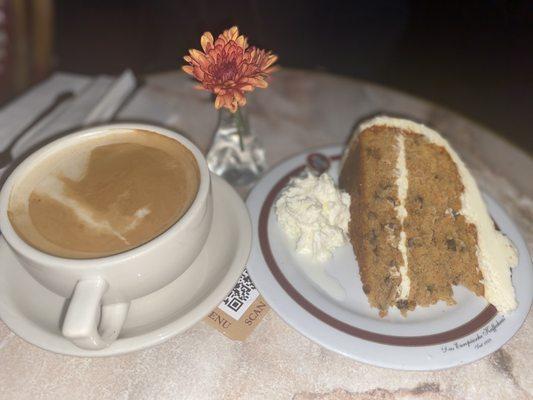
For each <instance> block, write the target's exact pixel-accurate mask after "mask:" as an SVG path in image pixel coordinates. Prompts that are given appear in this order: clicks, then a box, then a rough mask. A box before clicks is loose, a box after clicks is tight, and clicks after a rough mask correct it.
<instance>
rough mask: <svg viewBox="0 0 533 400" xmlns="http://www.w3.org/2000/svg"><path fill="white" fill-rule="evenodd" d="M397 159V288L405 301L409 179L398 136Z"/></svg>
mask: <svg viewBox="0 0 533 400" xmlns="http://www.w3.org/2000/svg"><path fill="white" fill-rule="evenodd" d="M397 140H398V159H397V160H396V173H397V177H396V185H397V186H398V200H399V204H398V205H397V206H396V207H395V210H396V215H397V216H398V219H399V220H400V225H401V232H400V241H399V243H398V250H400V253H401V254H402V265H400V268H399V270H400V271H399V272H400V277H401V281H400V285H399V286H398V298H399V299H401V300H405V299H407V298H408V297H409V290H410V288H411V281H410V279H409V276H408V274H407V271H408V269H409V265H408V261H407V236H406V234H405V231H404V229H403V223H404V220H405V218H406V217H407V209H406V208H405V200H406V198H407V189H408V188H409V179H408V171H407V163H406V160H405V138H404V136H403V135H398V137H397Z"/></svg>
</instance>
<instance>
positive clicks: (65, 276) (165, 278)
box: [0, 124, 213, 350]
mask: <svg viewBox="0 0 533 400" xmlns="http://www.w3.org/2000/svg"><path fill="white" fill-rule="evenodd" d="M135 129H143V130H147V131H150V132H155V133H158V134H160V135H164V136H168V137H170V138H172V139H175V140H177V141H178V142H180V143H181V144H183V145H184V146H185V147H187V149H189V150H190V151H191V153H192V154H193V155H194V158H195V159H196V163H197V164H198V169H199V171H200V184H199V187H198V192H197V194H196V198H195V199H194V201H193V203H192V205H191V206H190V208H189V209H188V210H187V212H186V213H185V214H184V215H183V216H182V217H181V218H180V219H179V220H178V221H177V222H176V223H175V224H174V225H172V226H171V227H170V228H169V229H168V230H167V231H165V232H164V233H162V234H161V235H159V236H157V237H155V238H154V239H152V240H151V241H149V242H147V243H145V244H143V245H140V246H138V247H136V248H134V249H131V250H128V251H125V252H123V253H120V254H115V255H111V256H108V257H101V258H94V259H68V258H62V257H57V256H53V255H50V254H47V253H44V252H42V251H40V250H38V249H36V248H34V247H32V246H30V245H29V244H27V243H26V242H25V241H24V240H22V239H21V238H20V237H19V236H18V235H17V233H16V232H15V230H14V229H13V226H12V225H11V223H10V221H9V218H8V214H7V211H8V204H9V197H10V194H11V191H12V189H13V188H14V186H15V185H16V184H17V182H19V181H20V180H21V179H22V178H24V177H25V176H26V174H27V173H28V172H29V171H31V170H32V168H35V167H36V166H38V165H39V163H41V162H42V161H43V160H45V159H46V158H48V157H50V156H52V155H53V154H54V153H55V152H57V151H58V150H61V149H64V148H66V147H69V146H72V145H76V144H79V143H82V142H83V141H86V140H90V139H92V138H94V137H98V136H101V135H106V134H108V133H109V132H112V131H115V130H135ZM212 214H213V200H212V197H211V181H210V175H209V169H208V167H207V163H206V161H205V158H204V157H203V155H202V153H201V152H200V150H198V148H197V147H196V146H195V145H194V144H192V143H191V142H190V141H189V140H188V139H186V138H184V137H183V136H181V135H179V134H177V133H175V132H172V131H170V130H168V129H163V128H160V127H156V126H151V125H144V124H112V125H103V126H98V127H96V128H90V129H85V130H81V131H79V132H76V133H73V134H70V135H68V136H65V137H63V138H61V139H58V140H56V141H54V142H52V143H50V144H48V145H46V146H44V147H42V148H41V149H39V150H37V151H36V152H35V153H33V154H32V155H30V156H29V157H28V158H27V159H25V160H24V161H23V162H22V163H21V164H20V165H19V166H17V168H16V169H15V170H14V171H13V173H12V174H11V175H10V176H9V178H8V179H7V181H6V183H5V184H4V186H3V188H2V190H1V192H0V231H1V232H2V234H3V235H4V238H5V240H6V241H7V243H8V245H9V246H10V247H11V249H12V250H13V252H14V254H15V255H16V257H17V259H18V260H19V262H20V264H21V265H22V266H23V267H24V268H25V269H26V270H27V271H28V272H29V273H30V274H31V275H32V276H33V277H34V278H35V279H36V280H37V281H38V282H39V283H41V284H42V285H43V286H45V287H47V288H48V289H49V290H51V291H52V292H54V293H56V294H58V295H59V296H63V297H65V298H70V303H69V305H68V309H67V312H66V315H65V318H64V320H63V327H62V332H63V335H64V336H65V337H66V338H68V339H69V340H71V341H72V342H73V343H74V344H75V345H76V346H78V347H81V348H83V349H88V350H98V349H102V348H104V347H107V346H108V345H110V344H111V343H112V342H113V341H114V340H115V339H116V338H117V336H118V335H119V333H120V330H121V328H122V325H123V324H124V321H125V320H126V317H127V314H128V308H129V304H130V302H131V301H132V300H133V299H136V298H139V297H143V296H146V295H147V294H150V293H152V292H155V291H157V290H159V289H161V288H162V287H164V286H166V285H167V284H169V283H170V282H172V281H173V280H175V279H176V278H178V277H179V276H180V275H181V274H182V273H183V272H184V271H185V270H186V269H187V268H188V267H189V266H190V265H191V264H192V263H193V261H194V260H195V259H196V257H197V256H198V254H199V253H200V251H201V250H202V248H203V246H204V244H205V242H206V240H207V235H208V233H209V230H210V228H211V220H212ZM28 295H29V296H31V293H29V294H28Z"/></svg>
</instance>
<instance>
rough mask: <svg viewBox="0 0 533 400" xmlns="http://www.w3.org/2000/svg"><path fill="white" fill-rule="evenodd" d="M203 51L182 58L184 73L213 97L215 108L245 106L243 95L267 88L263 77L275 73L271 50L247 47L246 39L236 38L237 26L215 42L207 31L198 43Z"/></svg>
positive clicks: (195, 51) (191, 52)
mask: <svg viewBox="0 0 533 400" xmlns="http://www.w3.org/2000/svg"><path fill="white" fill-rule="evenodd" d="M200 43H201V45H202V49H203V52H201V51H199V50H195V49H191V50H189V55H187V56H185V57H183V58H184V59H185V61H187V63H189V65H185V66H183V67H182V68H183V71H185V72H186V73H188V74H189V75H192V76H194V77H195V78H196V79H197V80H198V81H200V85H199V86H197V88H198V89H203V90H208V91H210V92H212V93H214V94H215V95H216V100H215V108H217V109H219V108H221V107H226V108H227V109H229V110H230V111H231V112H233V113H234V112H235V111H237V109H238V108H239V107H242V106H244V105H245V104H246V97H245V93H246V92H251V91H252V90H254V88H256V87H258V88H266V87H267V86H268V83H267V82H266V80H265V79H266V78H267V77H268V76H269V75H270V73H271V72H272V71H273V70H274V68H273V67H272V65H273V64H274V63H275V62H276V60H277V59H278V57H277V56H276V55H274V54H272V53H271V52H270V51H265V50H261V49H258V48H256V47H253V46H248V39H247V38H246V37H245V36H244V35H239V28H237V27H236V26H234V27H232V28H230V29H228V30H226V31H224V32H223V33H222V34H220V35H219V36H218V38H217V39H216V40H214V38H213V35H212V34H211V33H210V32H206V33H204V34H203V35H202V38H201V40H200Z"/></svg>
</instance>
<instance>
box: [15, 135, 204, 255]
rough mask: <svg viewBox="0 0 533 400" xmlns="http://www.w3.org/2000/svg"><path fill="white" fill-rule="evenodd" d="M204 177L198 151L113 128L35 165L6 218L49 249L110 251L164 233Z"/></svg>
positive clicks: (78, 252)
mask: <svg viewBox="0 0 533 400" xmlns="http://www.w3.org/2000/svg"><path fill="white" fill-rule="evenodd" d="M199 183H200V172H199V169H198V165H197V163H196V160H195V158H194V155H193V154H192V153H191V152H190V151H189V150H188V149H187V148H186V147H185V146H184V145H182V144H181V143H180V142H178V141H176V140H174V139H172V138H169V137H167V136H164V135H160V134H157V133H153V132H148V131H143V130H122V129H121V130H113V129H111V130H110V131H109V132H108V133H105V134H103V135H100V136H98V137H96V138H90V139H85V140H80V141H79V142H77V143H76V144H73V145H72V146H69V147H67V148H65V149H62V150H59V151H57V152H55V153H52V154H50V155H49V156H48V157H46V158H45V159H44V160H43V161H42V162H40V163H38V164H36V165H35V168H33V170H32V171H31V172H30V173H28V174H27V175H26V176H25V177H23V178H22V180H21V181H20V182H19V183H17V184H16V185H15V187H14V188H13V190H12V192H11V195H10V199H9V207H8V216H9V220H10V222H11V224H12V225H13V227H14V229H15V231H16V232H17V234H18V235H19V236H20V237H21V238H22V239H23V240H24V241H26V242H27V243H28V244H30V245H31V246H33V247H35V248H37V249H39V250H41V251H43V252H46V253H48V254H52V255H56V256H60V257H66V258H97V257H105V256H109V255H113V254H117V253H121V252H124V251H126V250H129V249H132V248H135V247H137V246H140V245H142V244H143V243H146V242H148V241H150V240H152V239H153V238H155V237H156V236H158V235H160V234H161V233H163V232H164V231H166V230H167V229H168V228H169V227H170V226H172V225H173V224H174V223H176V222H177V221H178V220H179V219H180V218H181V217H182V216H183V215H184V214H185V213H186V211H187V210H188V208H189V207H190V206H191V204H192V202H193V201H194V199H195V197H196V193H197V191H198V187H199Z"/></svg>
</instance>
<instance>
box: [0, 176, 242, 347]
mask: <svg viewBox="0 0 533 400" xmlns="http://www.w3.org/2000/svg"><path fill="white" fill-rule="evenodd" d="M211 179H212V190H213V198H214V199H216V201H214V202H213V203H214V212H213V226H212V228H211V232H210V233H209V236H208V239H207V242H206V245H205V247H204V249H203V250H202V252H201V253H200V255H199V256H198V258H197V259H196V260H195V262H194V263H193V264H192V265H191V266H190V267H189V268H188V269H187V270H186V271H185V272H184V273H183V274H182V275H181V276H180V277H179V278H177V279H176V280H175V281H174V282H172V283H170V284H169V285H167V286H165V287H164V288H162V289H161V290H159V291H157V292H155V293H152V294H150V295H148V296H145V297H142V298H140V299H137V300H134V301H133V302H132V303H131V306H130V310H129V313H128V317H127V320H126V322H125V324H124V327H123V329H122V332H121V334H120V336H119V337H118V339H117V340H116V341H115V342H114V343H113V344H111V345H110V346H109V347H108V348H106V349H103V350H97V351H87V350H82V349H80V348H78V347H76V346H74V345H73V344H72V343H70V342H69V341H68V340H66V339H65V338H63V336H62V335H61V331H60V326H61V319H62V317H63V312H64V308H65V302H66V300H65V299H64V298H63V297H60V296H57V295H56V294H54V293H52V292H50V291H48V289H46V288H44V287H42V286H41V285H40V284H38V283H37V282H36V281H35V280H34V279H33V278H32V277H31V276H30V275H29V274H28V273H27V272H26V270H25V269H24V268H22V267H21V266H20V265H19V264H18V262H17V260H16V258H15V257H14V255H13V253H12V251H11V249H10V248H9V247H8V245H7V243H6V242H5V240H4V239H3V237H0V317H1V318H2V320H3V321H4V322H5V323H6V324H7V325H8V326H9V328H10V329H11V330H12V331H13V332H15V333H16V334H17V335H19V336H20V337H22V338H23V339H24V340H26V341H28V342H30V343H32V344H34V345H36V346H39V347H41V348H43V349H45V350H50V351H53V352H55V353H61V354H67V355H73V356H84V357H95V356H110V355H116V354H123V353H129V352H132V351H136V350H140V349H144V348H147V347H150V346H153V345H156V344H159V343H162V342H164V341H165V340H168V339H170V338H171V337H173V336H175V335H177V334H178V333H180V332H183V331H185V330H186V329H188V328H190V327H191V326H192V325H194V324H195V323H196V322H198V321H200V320H201V319H202V318H204V317H205V316H206V315H207V314H209V313H210V312H211V311H212V310H213V309H215V308H216V307H217V306H218V304H219V303H220V302H221V301H222V300H223V299H224V297H225V296H226V295H227V294H228V292H230V291H231V289H232V288H233V286H234V284H235V282H237V280H238V279H239V276H240V275H241V273H242V271H243V270H244V267H245V264H246V260H247V259H248V255H249V252H250V245H251V224H250V218H249V216H248V213H247V210H246V207H245V205H244V203H243V201H242V199H241V198H240V197H239V195H238V194H237V193H236V192H235V190H234V189H233V188H232V187H231V186H230V185H228V184H227V183H226V182H225V181H224V180H222V179H221V178H218V177H217V176H213V175H212V176H211ZM221 237H230V238H231V240H226V241H221V240H220V238H221ZM176 251H179V249H176Z"/></svg>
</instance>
